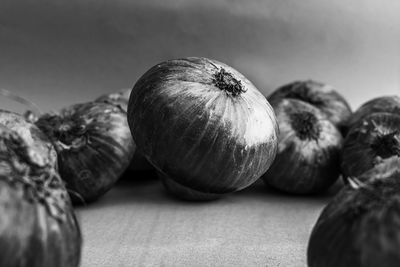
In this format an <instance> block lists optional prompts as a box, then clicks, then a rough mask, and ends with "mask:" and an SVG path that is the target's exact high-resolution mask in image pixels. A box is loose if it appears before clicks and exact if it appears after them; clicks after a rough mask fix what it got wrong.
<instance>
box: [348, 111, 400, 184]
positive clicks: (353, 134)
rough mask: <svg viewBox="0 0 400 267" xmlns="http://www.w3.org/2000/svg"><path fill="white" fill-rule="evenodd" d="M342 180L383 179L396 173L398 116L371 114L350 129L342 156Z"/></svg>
mask: <svg viewBox="0 0 400 267" xmlns="http://www.w3.org/2000/svg"><path fill="white" fill-rule="evenodd" d="M341 168H342V172H343V176H344V178H347V177H358V178H359V179H360V180H362V181H365V180H368V179H370V178H372V179H375V178H384V177H385V176H388V175H390V174H391V173H392V172H393V171H397V170H399V171H400V115H395V114H392V113H373V114H371V115H369V116H366V117H364V118H363V119H361V121H359V122H358V123H357V124H356V125H354V126H353V127H352V128H351V130H350V132H349V133H348V135H347V137H346V139H345V141H344V145H343V152H342V163H341Z"/></svg>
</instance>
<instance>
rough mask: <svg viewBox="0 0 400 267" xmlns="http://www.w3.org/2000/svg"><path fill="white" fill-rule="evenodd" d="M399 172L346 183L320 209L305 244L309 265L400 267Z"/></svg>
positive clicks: (319, 266)
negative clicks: (322, 208) (370, 179)
mask: <svg viewBox="0 0 400 267" xmlns="http://www.w3.org/2000/svg"><path fill="white" fill-rule="evenodd" d="M399 192H400V173H396V174H394V175H393V176H391V177H388V178H387V179H383V180H378V179H374V180H373V181H371V182H368V183H360V182H357V180H352V179H351V180H350V184H349V185H348V186H347V187H345V188H344V189H342V191H341V192H339V194H338V195H336V197H335V198H334V199H333V200H332V201H331V202H330V203H329V204H328V205H327V206H326V207H325V209H324V210H323V211H322V213H321V215H320V217H319V219H318V221H317V223H316V225H315V226H314V229H313V230H312V233H311V237H310V240H309V244H308V266H309V267H322V266H323V267H338V266H352V267H369V266H371V267H373V266H385V267H397V266H400V253H399V251H400V194H399Z"/></svg>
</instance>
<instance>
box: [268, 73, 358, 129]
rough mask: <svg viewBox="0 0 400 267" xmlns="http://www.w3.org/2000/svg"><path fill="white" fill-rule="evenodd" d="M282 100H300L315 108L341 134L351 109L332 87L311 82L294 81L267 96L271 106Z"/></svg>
mask: <svg viewBox="0 0 400 267" xmlns="http://www.w3.org/2000/svg"><path fill="white" fill-rule="evenodd" d="M282 98H291V99H297V100H301V101H304V102H307V103H308V104H311V105H313V106H315V107H317V108H318V109H320V110H321V111H322V112H323V113H325V114H326V116H327V118H328V119H329V120H330V121H331V122H332V123H333V124H334V125H335V126H336V127H338V128H339V130H340V131H341V132H345V131H346V127H347V126H346V123H347V121H348V119H349V117H350V115H351V108H350V105H349V104H348V103H347V101H346V100H345V99H344V97H343V96H342V95H340V94H339V93H338V92H337V91H336V90H335V88H333V87H332V86H330V85H327V84H324V83H321V82H317V81H313V80H306V81H295V82H292V83H289V84H286V85H283V86H281V87H279V88H278V89H276V90H275V91H274V92H273V93H272V94H271V95H269V96H268V101H269V102H270V103H271V104H272V105H273V102H276V101H278V102H279V101H280V99H282Z"/></svg>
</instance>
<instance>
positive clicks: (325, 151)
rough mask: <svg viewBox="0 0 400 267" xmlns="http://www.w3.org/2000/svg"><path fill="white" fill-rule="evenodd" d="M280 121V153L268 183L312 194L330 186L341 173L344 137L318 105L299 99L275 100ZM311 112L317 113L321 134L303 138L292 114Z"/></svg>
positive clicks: (293, 191) (288, 191) (264, 176)
mask: <svg viewBox="0 0 400 267" xmlns="http://www.w3.org/2000/svg"><path fill="white" fill-rule="evenodd" d="M272 104H273V107H274V110H275V114H276V117H277V120H278V123H279V129H280V135H279V146H278V153H277V156H276V159H275V161H274V162H273V164H272V165H271V167H270V169H269V170H268V171H267V172H266V173H265V174H264V175H263V180H264V182H265V183H266V184H267V185H270V186H272V187H274V188H276V189H279V190H281V191H284V192H287V193H293V194H311V193H319V192H322V191H324V190H326V189H328V188H329V187H330V186H331V185H332V184H333V183H334V182H335V181H336V180H337V179H338V177H339V174H340V159H339V156H340V151H341V147H342V142H343V139H342V136H341V134H340V132H339V131H338V129H337V128H336V127H335V126H334V125H333V124H332V123H331V122H330V121H329V120H328V119H327V118H326V115H325V114H324V113H322V112H321V111H320V110H319V109H317V108H316V107H314V106H312V105H310V104H307V103H305V102H303V101H300V100H296V99H281V100H280V101H279V102H278V101H276V102H273V103H272ZM301 112H309V113H312V114H314V115H315V118H316V125H315V126H316V127H317V129H319V131H320V132H319V135H318V137H316V139H312V138H311V139H302V138H300V137H299V136H298V134H297V133H296V129H295V126H294V125H293V124H292V122H291V115H293V114H299V113H301Z"/></svg>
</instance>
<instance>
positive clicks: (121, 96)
mask: <svg viewBox="0 0 400 267" xmlns="http://www.w3.org/2000/svg"><path fill="white" fill-rule="evenodd" d="M131 91H132V88H129V89H121V90H119V91H117V92H115V93H110V94H105V95H102V96H100V97H98V98H97V99H96V100H95V101H96V102H104V103H109V104H113V105H116V106H119V107H120V108H121V109H122V110H124V111H125V112H127V111H128V103H129V96H130V94H131ZM135 146H136V145H135ZM128 170H130V171H147V170H154V167H153V166H152V165H151V164H150V163H149V162H148V161H147V160H146V158H145V157H144V156H143V155H142V154H141V153H140V152H139V151H138V150H137V149H135V153H134V154H133V158H132V162H131V164H130V165H129V167H128Z"/></svg>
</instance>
